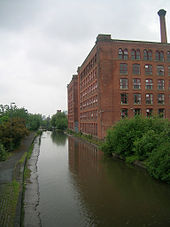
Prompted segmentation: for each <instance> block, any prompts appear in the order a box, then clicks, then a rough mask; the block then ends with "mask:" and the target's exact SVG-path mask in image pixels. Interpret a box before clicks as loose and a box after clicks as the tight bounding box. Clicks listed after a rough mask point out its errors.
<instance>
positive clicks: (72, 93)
mask: <svg viewBox="0 0 170 227" xmlns="http://www.w3.org/2000/svg"><path fill="white" fill-rule="evenodd" d="M67 97H68V128H69V129H70V130H73V131H75V132H78V76H77V75H73V77H72V80H71V82H70V83H69V84H68V85H67Z"/></svg>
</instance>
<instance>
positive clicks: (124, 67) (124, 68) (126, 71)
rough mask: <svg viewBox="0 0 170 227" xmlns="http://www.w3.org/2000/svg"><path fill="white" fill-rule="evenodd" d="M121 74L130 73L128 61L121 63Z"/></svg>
mask: <svg viewBox="0 0 170 227" xmlns="http://www.w3.org/2000/svg"><path fill="white" fill-rule="evenodd" d="M120 74H124V75H127V74H128V65H127V64H126V63H120Z"/></svg>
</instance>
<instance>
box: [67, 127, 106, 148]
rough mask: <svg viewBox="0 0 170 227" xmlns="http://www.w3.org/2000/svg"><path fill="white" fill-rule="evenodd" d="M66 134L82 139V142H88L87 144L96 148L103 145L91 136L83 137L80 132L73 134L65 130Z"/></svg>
mask: <svg viewBox="0 0 170 227" xmlns="http://www.w3.org/2000/svg"><path fill="white" fill-rule="evenodd" d="M67 133H68V134H69V135H73V136H75V137H78V138H80V139H84V140H86V141H88V142H89V143H92V144H95V145H96V146H101V145H102V144H103V141H101V140H99V139H97V138H95V137H93V136H92V135H85V134H83V133H81V132H78V133H77V132H74V131H72V130H70V129H67Z"/></svg>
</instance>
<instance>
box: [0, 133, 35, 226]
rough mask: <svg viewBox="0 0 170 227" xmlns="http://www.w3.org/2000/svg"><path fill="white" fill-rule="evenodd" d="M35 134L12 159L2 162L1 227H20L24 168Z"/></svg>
mask: <svg viewBox="0 0 170 227" xmlns="http://www.w3.org/2000/svg"><path fill="white" fill-rule="evenodd" d="M35 136H36V135H35V133H30V135H29V136H27V137H25V138H24V139H23V140H22V142H21V144H20V146H19V147H18V148H17V149H16V150H15V151H14V152H13V154H12V155H11V156H10V158H9V159H8V160H6V161H3V162H0V226H1V227H6V226H15V227H17V226H20V224H21V201H22V193H23V179H24V168H25V163H26V158H27V153H28V151H29V149H30V146H31V144H32V143H33V141H34V139H35Z"/></svg>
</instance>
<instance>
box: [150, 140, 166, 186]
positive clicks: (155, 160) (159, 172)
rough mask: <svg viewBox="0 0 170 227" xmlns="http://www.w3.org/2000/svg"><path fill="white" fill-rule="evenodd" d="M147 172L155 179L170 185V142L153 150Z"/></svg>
mask: <svg viewBox="0 0 170 227" xmlns="http://www.w3.org/2000/svg"><path fill="white" fill-rule="evenodd" d="M147 170H148V172H149V173H150V175H151V176H153V177H154V178H156V179H160V180H162V181H166V182H167V183H170V142H167V143H165V144H161V145H160V146H158V147H157V148H156V149H154V150H153V152H152V153H151V155H150V156H149V158H148V161H147Z"/></svg>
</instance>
